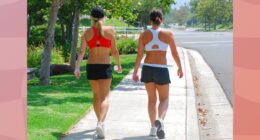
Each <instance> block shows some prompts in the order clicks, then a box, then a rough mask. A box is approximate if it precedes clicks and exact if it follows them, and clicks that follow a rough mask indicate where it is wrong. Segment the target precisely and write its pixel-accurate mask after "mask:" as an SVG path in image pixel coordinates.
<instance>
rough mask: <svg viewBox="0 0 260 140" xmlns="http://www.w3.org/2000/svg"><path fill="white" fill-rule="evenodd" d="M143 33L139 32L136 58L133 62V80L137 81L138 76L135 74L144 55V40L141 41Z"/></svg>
mask: <svg viewBox="0 0 260 140" xmlns="http://www.w3.org/2000/svg"><path fill="white" fill-rule="evenodd" d="M143 34H144V33H142V34H140V37H139V40H138V52H137V58H136V62H135V67H134V73H133V80H134V81H136V82H137V81H138V80H139V77H138V76H137V72H138V68H139V66H140V63H141V61H142V58H143V55H144V41H143V36H144V35H143Z"/></svg>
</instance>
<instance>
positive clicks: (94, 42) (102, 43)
mask: <svg viewBox="0 0 260 140" xmlns="http://www.w3.org/2000/svg"><path fill="white" fill-rule="evenodd" d="M92 30H93V32H94V35H93V37H92V39H91V40H89V41H87V44H88V46H89V48H90V49H92V48H95V47H104V48H110V47H111V40H109V39H106V38H105V37H103V36H98V30H97V28H95V27H92Z"/></svg>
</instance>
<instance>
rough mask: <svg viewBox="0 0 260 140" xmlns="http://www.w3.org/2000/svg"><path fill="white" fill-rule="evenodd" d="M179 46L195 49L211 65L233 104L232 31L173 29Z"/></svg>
mask: <svg viewBox="0 0 260 140" xmlns="http://www.w3.org/2000/svg"><path fill="white" fill-rule="evenodd" d="M173 32H174V35H175V43H176V44H177V46H179V47H184V48H188V49H194V50H197V51H198V52H199V53H200V54H201V55H202V56H203V58H204V59H205V61H206V62H207V63H208V65H209V66H210V67H211V69H212V70H213V72H214V73H215V76H216V78H217V80H218V81H219V82H220V84H221V86H222V88H223V89H224V92H225V93H226V95H227V98H228V99H229V101H230V103H231V105H233V94H232V87H233V84H232V79H233V70H232V67H233V33H232V32H192V31H177V30H173Z"/></svg>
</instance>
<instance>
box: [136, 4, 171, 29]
mask: <svg viewBox="0 0 260 140" xmlns="http://www.w3.org/2000/svg"><path fill="white" fill-rule="evenodd" d="M172 3H174V0H152V1H151V0H140V1H139V4H138V8H137V10H138V11H139V16H138V23H139V26H146V25H148V24H149V13H150V10H151V9H152V8H154V7H157V8H161V9H162V11H163V13H168V12H169V10H170V6H171V4H172Z"/></svg>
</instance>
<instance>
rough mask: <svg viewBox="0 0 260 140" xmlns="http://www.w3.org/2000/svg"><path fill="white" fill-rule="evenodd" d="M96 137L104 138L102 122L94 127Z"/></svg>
mask: <svg viewBox="0 0 260 140" xmlns="http://www.w3.org/2000/svg"><path fill="white" fill-rule="evenodd" d="M96 133H97V137H98V138H100V139H104V138H105V128H104V124H103V123H98V124H97V128H96Z"/></svg>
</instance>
